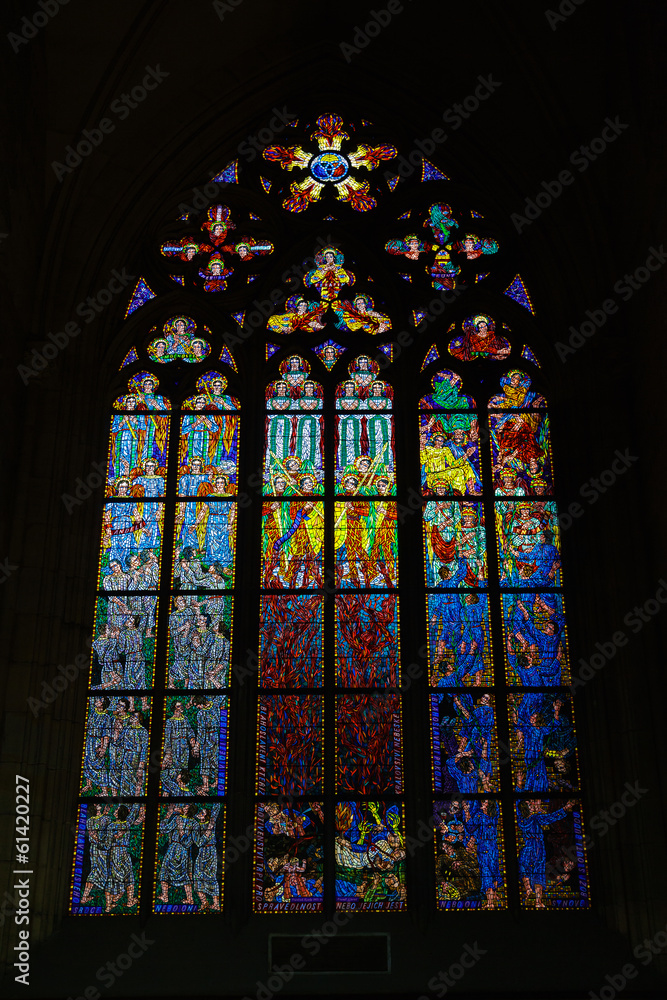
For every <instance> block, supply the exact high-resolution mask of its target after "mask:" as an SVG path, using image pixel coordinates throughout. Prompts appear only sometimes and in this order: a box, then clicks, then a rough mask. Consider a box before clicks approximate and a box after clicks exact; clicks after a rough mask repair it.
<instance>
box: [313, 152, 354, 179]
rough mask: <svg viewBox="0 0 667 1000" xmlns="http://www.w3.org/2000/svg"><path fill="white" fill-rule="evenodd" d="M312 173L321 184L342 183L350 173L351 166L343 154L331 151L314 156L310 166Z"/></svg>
mask: <svg viewBox="0 0 667 1000" xmlns="http://www.w3.org/2000/svg"><path fill="white" fill-rule="evenodd" d="M309 168H310V172H311V174H312V175H313V177H314V178H315V180H316V181H319V183H320V184H326V183H327V181H334V182H337V181H342V180H343V178H344V177H347V175H348V173H349V171H350V164H349V163H348V161H347V158H346V157H345V156H343V154H342V153H335V152H333V151H331V150H329V151H327V152H324V153H319V154H318V155H317V156H314V157H313V159H312V160H311V161H310V164H309Z"/></svg>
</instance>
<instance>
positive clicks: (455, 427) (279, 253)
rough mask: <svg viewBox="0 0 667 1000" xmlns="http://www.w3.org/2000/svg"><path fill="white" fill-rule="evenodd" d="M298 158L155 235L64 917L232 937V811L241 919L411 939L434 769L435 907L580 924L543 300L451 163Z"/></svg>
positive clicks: (345, 146)
mask: <svg viewBox="0 0 667 1000" xmlns="http://www.w3.org/2000/svg"><path fill="white" fill-rule="evenodd" d="M289 142H290V143H291V144H290V145H287V144H285V145H271V146H268V147H267V148H266V149H265V150H264V151H263V155H262V157H261V158H260V159H259V163H255V164H254V165H251V164H242V163H240V161H238V160H233V161H232V162H230V163H229V164H228V166H227V167H225V169H224V170H223V171H221V172H220V173H219V174H218V175H216V177H215V178H214V181H215V182H216V184H225V185H233V193H230V196H229V204H225V203H223V201H222V200H217V199H218V198H219V194H218V193H217V192H216V194H215V196H214V197H215V199H216V200H215V201H211V203H209V204H206V205H205V206H204V207H203V208H202V209H201V210H200V211H199V212H193V211H186V212H184V214H182V215H181V216H180V217H179V219H178V220H177V222H176V223H175V222H174V220H171V221H170V222H169V224H168V226H166V227H165V230H164V232H163V233H162V234H161V236H160V240H159V243H158V245H157V246H156V254H155V260H154V261H153V263H152V264H151V262H150V261H148V262H146V267H144V266H143V264H142V266H141V268H140V269H138V271H137V273H139V270H140V271H141V274H142V277H141V279H140V280H139V282H138V284H137V286H136V288H135V289H134V292H133V294H132V298H131V300H130V303H129V304H128V306H127V310H126V312H125V318H124V322H125V323H126V324H127V338H126V340H125V341H124V346H123V350H122V351H121V352H120V356H119V358H118V360H117V362H116V364H120V369H119V373H118V374H117V375H116V377H117V378H118V379H119V380H121V381H119V382H118V384H117V388H116V397H117V398H115V401H113V402H112V404H111V424H110V443H109V459H108V467H107V476H106V490H105V496H104V500H103V503H102V509H101V523H102V534H101V541H100V547H99V558H98V575H97V592H96V594H95V597H94V600H93V601H92V608H91V611H92V614H93V620H94V625H93V633H94V634H93V648H92V654H91V666H90V675H89V687H88V692H87V696H86V704H85V718H84V722H83V764H82V775H81V782H80V786H79V805H78V815H77V821H76V837H75V839H76V845H75V854H74V872H73V880H72V890H71V901H70V902H71V912H72V913H74V914H78V915H84V914H87V915H103V914H108V915H122V914H128V913H136V912H137V911H139V910H140V911H141V913H142V914H143V915H144V916H147V915H148V914H149V913H151V912H152V913H156V914H172V915H176V914H193V913H197V914H198V913H208V914H215V913H219V912H220V911H221V910H222V907H223V901H224V884H223V867H224V866H223V857H224V853H225V842H226V841H225V838H226V828H227V824H228V821H229V819H230V816H231V815H233V812H234V811H233V810H230V809H229V808H228V804H229V803H230V802H233V803H234V805H235V811H236V817H237V819H238V817H239V816H243V815H245V817H246V822H245V824H243V831H246V830H249V829H251V830H252V831H253V848H254V853H253V863H252V876H251V881H250V880H249V881H248V884H247V885H246V886H245V889H244V893H245V895H244V904H243V905H246V904H251V905H252V909H253V911H254V912H255V913H257V914H264V915H276V916H278V915H282V914H293V915H294V914H298V913H305V914H307V913H310V912H313V911H315V912H320V911H321V912H322V913H327V914H332V913H334V912H335V910H340V911H349V912H355V913H356V912H374V913H387V914H393V913H396V912H399V911H403V910H405V909H407V908H408V907H409V906H411V905H412V902H411V900H412V899H413V898H415V897H417V896H419V895H420V893H422V892H424V891H425V890H424V889H423V887H422V886H419V887H416V886H414V885H411V884H410V882H409V880H408V875H407V872H408V869H409V865H410V860H409V856H410V854H411V853H412V851H411V849H410V846H409V845H410V838H411V835H413V834H414V833H415V831H416V829H417V824H418V823H419V821H420V820H421V823H422V826H423V822H424V820H425V816H424V815H423V809H424V805H423V800H421V799H418V797H417V792H416V790H415V789H416V787H417V785H418V784H419V780H417V778H416V772H415V768H416V769H417V770H418V771H419V772H420V778H421V777H424V778H425V777H426V776H428V781H429V782H430V796H429V813H430V816H429V825H430V827H431V829H432V831H433V844H434V849H435V853H434V857H432V859H431V860H430V861H429V865H428V866H425V865H424V864H423V862H420V864H421V871H422V873H423V872H425V871H426V870H427V868H428V871H429V872H430V875H429V878H430V881H429V884H428V894H429V898H430V905H431V907H432V909H433V911H434V912H436V911H440V912H445V911H447V912H454V911H461V910H466V909H472V910H476V909H493V910H495V909H498V910H502V909H507V908H509V907H511V906H516V905H520V906H522V907H523V908H526V909H542V908H547V909H565V908H581V907H585V906H587V905H588V881H587V872H586V860H585V856H584V847H583V827H582V807H581V788H580V776H579V754H578V750H577V742H576V732H575V719H574V704H573V701H574V699H573V696H572V694H571V693H570V691H569V690H568V684H569V683H570V680H571V677H570V666H569V662H570V661H569V655H570V652H569V648H568V638H567V628H566V609H565V604H566V596H565V593H564V586H565V582H566V581H565V578H564V569H563V566H562V561H563V560H562V551H561V539H560V531H559V519H558V492H557V484H558V481H557V478H556V477H555V470H554V464H555V463H554V458H553V456H552V449H551V427H550V418H549V413H548V409H547V402H546V396H547V395H548V393H547V391H546V389H545V385H546V383H545V381H544V377H545V372H544V370H543V369H541V368H540V366H539V362H538V361H537V355H536V353H535V351H534V350H533V346H532V345H530V344H529V343H527V341H530V340H531V333H532V334H534V333H535V327H534V324H535V319H534V316H535V307H534V305H533V300H532V298H531V296H530V294H529V291H528V288H527V284H526V282H525V281H524V278H523V277H522V276H521V275H520V274H518V273H517V271H516V263H515V262H511V263H507V262H506V260H505V249H506V248H505V247H504V246H501V243H500V242H499V240H498V232H497V231H496V229H494V226H493V222H492V220H491V219H490V217H488V218H487V217H486V215H482V214H480V213H479V212H476V211H473V210H471V209H470V208H469V207H468V206H464V205H462V204H461V197H460V192H459V189H458V188H457V186H456V184H455V183H454V182H453V181H452V180H450V178H449V176H448V175H447V174H446V173H445V172H444V170H443V169H441V166H440V165H436V164H435V163H431V162H429V161H426V160H423V159H421V158H420V163H419V166H420V168H421V169H420V170H418V171H416V173H415V176H414V177H412V178H411V179H407V180H405V179H404V178H402V177H401V176H399V175H400V169H399V167H397V166H396V165H395V163H396V162H398V163H400V162H401V161H400V160H397V157H399V155H400V153H399V150H398V149H397V148H396V147H395V146H393V145H391V144H390V143H389V142H388V139H387V136H386V135H385V134H383V132H382V130H381V129H379V128H378V127H376V126H374V125H372V124H371V123H370V122H369V121H367V120H359V121H357V122H352V121H347V120H344V119H343V118H342V117H340V116H339V115H337V114H334V113H329V112H327V113H323V114H321V115H319V117H317V118H314V119H312V120H310V119H308V118H307V117H303V118H300V119H298V120H294V121H292V122H290V135H289ZM223 162H224V161H223ZM410 162H412V160H410ZM260 164H261V167H260ZM397 171H398V172H397ZM409 191H411V192H412V195H411V197H412V203H410V198H408V192H409ZM392 200H393V201H394V204H393V205H392ZM260 202H264V205H263V206H261V205H260ZM334 206H335V212H334V213H332V209H333V208H334ZM186 207H187V206H186ZM181 208H182V206H181ZM180 210H181V209H179V211H180ZM278 219H280V220H281V222H280V224H278V223H277V220H278ZM373 220H378V221H376V222H373ZM310 222H312V224H313V229H312V232H313V233H314V239H315V240H316V243H315V245H314V246H313V247H312V249H311V252H310V254H309V255H308V256H305V257H304V254H305V253H307V251H304V250H303V245H304V244H303V239H304V233H305V232H306V230H304V228H303V225H304V223H310ZM240 234H242V235H240ZM158 251H159V252H158ZM156 262H157V263H156ZM160 267H162V271H160V270H159V268H160ZM276 271H278V272H282V277H281V278H280V287H275V288H273V289H271V283H272V282H276V281H278V279H276V278H275V274H276ZM172 272H178V273H172ZM481 282H483V284H481V286H480V283H481ZM165 294H168V295H169V298H168V299H167V300H164V301H166V302H167V303H168V307H163V306H161V304H160V303H161V302H162V301H163V298H162V296H164V295H165ZM482 296H483V297H482ZM174 303H176V304H174ZM407 329H409V330H410V333H409V334H406V332H405V330H407ZM513 330H514V331H515V332H514V333H513ZM397 331H399V332H397ZM519 337H520V340H519V339H517V338H519ZM533 339H535V338H533ZM132 345H134V346H132ZM538 353H539V356H540V357H541V358H542V359H543V360H546V358H545V346H544V344H542V346H539V347H538ZM230 385H231V389H230V388H229V386H230ZM237 387H238V388H237ZM230 392H234V393H236V394H237V395H243V397H244V414H245V413H246V412H247V410H246V407H249V409H250V411H251V413H252V420H251V421H248V423H249V424H250V425H251V431H252V433H249V435H248V438H249V440H248V442H246V441H245V433H246V431H245V424H244V443H243V448H244V457H245V458H246V459H247V468H248V469H253V470H256V471H255V472H254V473H250V474H245V479H243V480H242V479H240V466H239V458H240V454H241V452H240V448H241V444H240V432H241V422H240V404H239V401H238V398H237V395H231V394H230ZM118 393H122V395H118ZM543 393H544V394H543ZM415 407H416V408H417V414H416V416H417V420H416V426H415V423H414V422H413V420H414V409H415ZM245 419H246V418H245V417H244V420H245ZM253 428H254V430H253ZM418 457H419V461H418ZM253 483H254V485H253ZM410 496H413V498H416V504H412V506H411V507H410V511H416V515H413V514H412V513H411V517H413V521H412V526H411V527H410V529H409V530H408V529H407V528H405V529H404V528H403V527H402V526H403V522H404V520H405V517H406V513H405V512H406V509H407V508H406V506H405V501H406V498H408V497H410ZM246 506H248V507H249V508H250V510H249V516H248V519H246V520H244V513H243V512H244V508H245V507H246ZM415 529H416V530H415ZM410 536H411V537H412V539H413V542H414V545H413V546H412V548H406V546H405V544H404V542H403V541H402V539H404V538H407V537H410ZM399 541H400V544H401V546H402V548H401V551H399ZM415 595H416V598H417V600H418V604H417V605H415V603H414V601H415ZM415 606H416V607H417V610H416V611H415V613H414V614H413V615H412V616H411V619H410V611H411V609H414V608H415ZM239 609H240V610H241V613H242V616H243V619H244V621H245V622H246V623H247V622H248V621H250V622H251V638H250V640H248V629H247V628H245V626H244V628H245V631H244V632H243V633H242V634H243V635H244V637H245V638H244V644H245V642H247V641H250V642H252V643H256V646H255V647H254V648H253V649H250V650H248V654H252V655H253V656H254V655H255V651H256V663H257V669H256V671H255V672H253V671H248V673H249V674H251V675H252V678H251V680H250V684H249V688H248V690H247V691H245V692H243V694H241V692H240V691H239V688H238V685H239V683H241V682H242V681H243V680H245V679H246V675H244V677H243V678H242V679H241V680H239V678H238V677H237V676H236V675H235V672H236V670H237V668H233V666H232V664H233V659H232V650H233V649H234V648H237V646H238V643H237V639H236V636H235V631H234V629H235V612H236V616H237V617H238V612H239ZM406 609H407V614H406ZM402 612H403V614H402ZM424 612H425V617H424ZM406 619H407V620H406ZM237 627H238V624H237ZM424 638H425V640H426V641H425V642H424V644H423V646H422V650H423V653H420V654H419V655H420V657H421V659H422V660H423V662H424V664H425V666H426V667H427V670H426V671H424V669H423V668H418V670H417V674H416V675H415V676H416V677H417V682H416V683H414V684H412V683H411V682H412V678H413V674H412V673H410V674H409V675H408V678H409V681H410V682H409V683H407V684H406V683H405V679H406V664H405V662H404V660H405V658H406V657H407V656H408V655H409V654H408V653H406V649H407V650H413V651H414V650H416V649H418V648H419V646H420V645H421V644H422V642H423V640H424ZM412 666H414V665H411V667H410V669H411V668H412ZM420 671H421V673H420ZM424 673H426V676H422V675H423V674H424ZM248 691H250V694H249V695H248ZM248 697H249V698H250V702H251V706H250V712H251V714H252V718H253V724H252V732H249V731H248V729H247V718H248V715H247V714H245V715H244V718H245V719H246V722H245V723H244V724H242V723H241V722H240V720H239V719H238V718H237V717H236V715H235V712H236V711H237V706H238V704H239V702H243V703H244V704H245V705H246V707H247V699H248ZM244 711H245V709H244ZM417 717H418V718H421V720H422V722H423V725H422V726H421V731H417V730H418V728H419V727H417V729H415V725H414V719H415V718H417ZM410 719H412V720H413V721H412V723H409V722H408V720H410ZM408 724H411V725H412V730H411V732H412V735H413V736H414V740H413V741H412V742H413V744H414V745H411V744H410V741H407V740H406V736H405V732H407V731H408V730H405V729H404V726H405V725H408ZM230 737H231V740H232V741H233V745H234V746H237V747H241V748H243V754H245V755H246V756H248V755H251V756H252V765H253V770H254V776H253V781H252V782H250V783H249V782H248V780H246V781H245V782H244V781H242V780H241V778H240V776H239V775H240V773H241V769H240V768H239V767H238V766H237V767H236V768H235V769H234V768H233V767H232V770H231V771H230V770H229V766H228V761H229V747H230V742H229V741H230ZM249 759H250V758H249ZM408 759H409V760H410V762H411V766H410V767H409V768H408V767H406V760H408ZM235 822H236V820H235ZM239 832H241V831H240V830H239V829H238V828H234V830H233V831H230V833H231V834H232V835H233V836H238V834H239ZM430 841H431V836H430V832H429V843H430ZM234 842H236V841H234ZM429 850H430V849H429ZM443 919H447V918H443Z"/></svg>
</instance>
